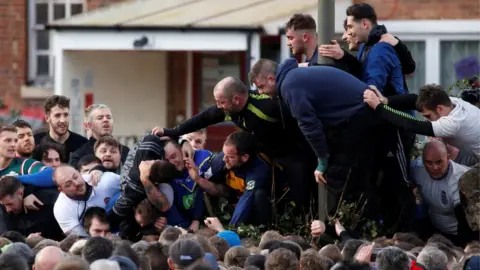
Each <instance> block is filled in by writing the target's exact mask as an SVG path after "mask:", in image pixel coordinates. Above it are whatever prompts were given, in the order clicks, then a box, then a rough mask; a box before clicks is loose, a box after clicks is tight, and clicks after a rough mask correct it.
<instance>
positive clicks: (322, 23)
mask: <svg viewBox="0 0 480 270" xmlns="http://www.w3.org/2000/svg"><path fill="white" fill-rule="evenodd" d="M317 34H318V44H319V45H320V44H330V41H331V40H332V39H333V37H334V35H335V0H318V17H317ZM332 62H333V60H331V59H330V58H325V57H321V56H318V63H319V64H329V63H332Z"/></svg>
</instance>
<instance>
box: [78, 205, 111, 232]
mask: <svg viewBox="0 0 480 270" xmlns="http://www.w3.org/2000/svg"><path fill="white" fill-rule="evenodd" d="M94 218H96V219H98V220H99V221H100V222H102V223H108V217H107V212H106V211H105V209H103V208H102V207H98V206H92V207H89V208H88V209H87V210H86V211H85V215H84V218H83V228H84V229H85V231H87V232H88V230H89V229H90V226H92V221H93V219H94Z"/></svg>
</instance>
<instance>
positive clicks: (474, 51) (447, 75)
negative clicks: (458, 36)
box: [440, 40, 480, 89]
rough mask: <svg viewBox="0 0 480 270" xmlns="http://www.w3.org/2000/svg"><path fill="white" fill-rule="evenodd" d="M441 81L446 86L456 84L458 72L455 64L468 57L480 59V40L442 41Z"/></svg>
mask: <svg viewBox="0 0 480 270" xmlns="http://www.w3.org/2000/svg"><path fill="white" fill-rule="evenodd" d="M440 55H441V59H440V80H441V81H440V82H441V84H442V85H443V86H444V87H445V88H446V89H448V88H450V87H451V86H452V85H454V84H455V82H456V81H457V79H462V78H457V74H456V72H455V64H457V63H458V61H460V60H462V59H465V58H467V57H472V56H473V57H476V58H477V61H479V60H480V41H478V40H471V41H441V42H440Z"/></svg>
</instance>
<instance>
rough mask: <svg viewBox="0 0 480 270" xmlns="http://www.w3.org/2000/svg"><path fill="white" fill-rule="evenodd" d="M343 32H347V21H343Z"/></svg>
mask: <svg viewBox="0 0 480 270" xmlns="http://www.w3.org/2000/svg"><path fill="white" fill-rule="evenodd" d="M343 30H347V19H345V20H343Z"/></svg>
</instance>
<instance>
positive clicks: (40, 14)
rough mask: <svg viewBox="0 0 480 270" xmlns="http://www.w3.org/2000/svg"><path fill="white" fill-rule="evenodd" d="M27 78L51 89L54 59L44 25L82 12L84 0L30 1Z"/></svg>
mask: <svg viewBox="0 0 480 270" xmlns="http://www.w3.org/2000/svg"><path fill="white" fill-rule="evenodd" d="M29 3H30V10H31V12H30V14H29V27H30V32H29V52H30V54H29V65H30V67H29V78H30V81H31V82H33V83H34V84H35V85H37V86H40V87H49V88H50V87H52V83H53V73H54V71H53V61H54V57H53V55H52V51H51V50H50V47H51V42H50V34H49V32H48V31H47V30H45V25H47V24H48V23H51V22H53V21H55V20H60V19H65V18H70V17H71V16H73V15H76V14H79V13H82V12H83V9H84V0H30V1H29Z"/></svg>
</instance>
